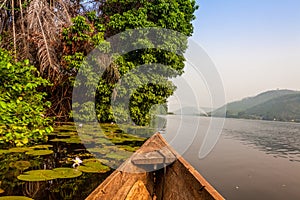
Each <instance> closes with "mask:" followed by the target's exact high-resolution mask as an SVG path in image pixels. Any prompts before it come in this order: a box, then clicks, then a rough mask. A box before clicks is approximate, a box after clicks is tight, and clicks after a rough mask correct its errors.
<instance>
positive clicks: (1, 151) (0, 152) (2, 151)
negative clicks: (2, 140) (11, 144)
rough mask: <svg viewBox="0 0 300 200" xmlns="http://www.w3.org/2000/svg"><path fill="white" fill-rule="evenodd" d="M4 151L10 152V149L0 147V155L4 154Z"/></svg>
mask: <svg viewBox="0 0 300 200" xmlns="http://www.w3.org/2000/svg"><path fill="white" fill-rule="evenodd" d="M6 153H11V151H9V150H6V149H0V155H1V154H6Z"/></svg>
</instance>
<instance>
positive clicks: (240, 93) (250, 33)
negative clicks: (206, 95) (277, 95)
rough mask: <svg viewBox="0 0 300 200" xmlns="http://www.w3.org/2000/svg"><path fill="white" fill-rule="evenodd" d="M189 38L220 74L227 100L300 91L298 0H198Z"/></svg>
mask: <svg viewBox="0 0 300 200" xmlns="http://www.w3.org/2000/svg"><path fill="white" fill-rule="evenodd" d="M197 4H198V5H199V6H200V8H199V9H198V10H197V12H196V16H197V19H196V20H195V21H194V27H195V30H194V35H193V40H194V41H196V42H197V43H198V44H200V45H201V46H202V47H203V48H204V49H205V51H206V52H207V53H208V55H209V56H210V57H211V59H212V60H213V61H214V63H215V64H216V67H217V69H218V71H219V73H220V75H221V78H222V80H223V83H224V88H225V94H226V100H227V101H232V100H238V99H241V98H243V97H247V96H251V95H255V94H258V93H260V92H262V91H266V90H270V89H277V88H282V89H283V88H288V89H295V90H300V77H299V75H300V1H299V0H197Z"/></svg>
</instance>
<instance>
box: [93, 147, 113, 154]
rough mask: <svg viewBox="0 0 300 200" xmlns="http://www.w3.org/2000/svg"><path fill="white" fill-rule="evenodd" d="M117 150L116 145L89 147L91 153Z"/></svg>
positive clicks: (106, 152)
mask: <svg viewBox="0 0 300 200" xmlns="http://www.w3.org/2000/svg"><path fill="white" fill-rule="evenodd" d="M115 150H116V147H115V146H105V147H95V148H89V149H88V151H89V152H91V153H100V154H108V153H111V152H114V151H115Z"/></svg>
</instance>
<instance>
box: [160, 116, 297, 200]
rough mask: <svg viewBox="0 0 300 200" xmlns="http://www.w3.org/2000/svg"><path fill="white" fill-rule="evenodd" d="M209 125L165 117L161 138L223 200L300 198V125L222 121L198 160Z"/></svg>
mask: <svg viewBox="0 0 300 200" xmlns="http://www.w3.org/2000/svg"><path fill="white" fill-rule="evenodd" d="M180 118H181V119H180ZM219 120H221V119H219ZM209 124H210V118H203V117H192V116H184V117H182V116H181V117H180V116H168V122H167V128H166V132H165V134H164V136H165V138H166V139H167V140H168V141H169V142H171V143H173V146H174V148H175V149H177V150H178V151H179V152H181V153H182V154H183V156H184V158H185V159H186V160H187V161H189V162H190V163H191V164H192V165H193V166H194V167H195V168H196V169H197V170H198V171H199V172H200V173H201V174H202V175H203V176H204V177H205V178H206V179H207V180H208V181H209V182H210V183H211V184H212V185H213V186H214V187H215V188H216V189H217V190H218V191H219V192H220V193H221V194H222V195H223V196H224V197H225V198H226V199H233V200H234V199H238V200H240V199H243V200H247V199H249V200H250V199H251V200H252V199H273V200H276V199H278V200H279V199H280V200H281V199H300V190H299V188H300V124H297V123H286V122H271V121H256V120H242V119H226V120H225V124H224V127H223V129H222V133H221V136H220V138H219V140H218V142H217V144H216V145H215V146H214V148H213V150H212V151H211V152H210V153H209V154H208V155H207V156H206V157H205V158H203V159H199V151H200V147H201V145H202V142H203V139H204V135H205V134H206V133H207V130H208V128H209ZM177 130H179V131H177ZM194 136H195V138H194Z"/></svg>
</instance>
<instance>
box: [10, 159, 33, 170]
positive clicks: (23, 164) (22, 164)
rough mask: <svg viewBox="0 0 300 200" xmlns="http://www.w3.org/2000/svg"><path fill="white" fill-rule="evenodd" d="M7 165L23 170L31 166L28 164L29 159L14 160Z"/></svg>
mask: <svg viewBox="0 0 300 200" xmlns="http://www.w3.org/2000/svg"><path fill="white" fill-rule="evenodd" d="M9 166H10V167H12V168H17V169H19V170H21V171H23V170H26V169H28V168H29V167H30V166H31V164H30V162H29V161H26V160H19V161H16V162H11V163H10V164H9Z"/></svg>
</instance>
